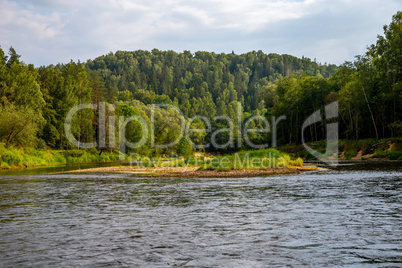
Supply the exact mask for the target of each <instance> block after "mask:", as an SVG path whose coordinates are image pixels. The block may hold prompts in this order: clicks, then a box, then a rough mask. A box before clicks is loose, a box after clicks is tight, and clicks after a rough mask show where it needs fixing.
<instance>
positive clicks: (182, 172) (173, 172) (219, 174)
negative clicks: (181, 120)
mask: <svg viewBox="0 0 402 268" xmlns="http://www.w3.org/2000/svg"><path fill="white" fill-rule="evenodd" d="M318 170H325V169H322V168H318V167H314V166H304V167H286V168H271V169H236V170H228V171H217V170H200V167H199V166H197V167H155V168H146V167H100V168H88V169H80V170H71V171H65V172H59V173H104V172H106V173H108V172H110V173H129V174H133V175H136V176H139V177H172V178H177V177H180V178H194V177H197V178H237V177H259V176H269V175H283V174H298V173H302V172H306V171H318Z"/></svg>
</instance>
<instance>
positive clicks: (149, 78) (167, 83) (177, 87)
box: [86, 49, 338, 117]
mask: <svg viewBox="0 0 402 268" xmlns="http://www.w3.org/2000/svg"><path fill="white" fill-rule="evenodd" d="M86 66H87V67H88V68H89V69H91V70H96V71H97V73H98V74H99V75H100V76H101V77H102V78H103V80H104V82H105V85H106V87H108V88H113V89H115V90H116V91H117V92H119V99H121V100H128V99H129V98H130V97H131V96H133V97H134V98H135V99H138V100H140V101H142V102H143V103H145V104H149V103H154V102H160V101H165V102H166V101H168V100H167V97H168V98H169V99H170V101H172V102H177V103H178V104H179V106H180V107H181V108H183V112H184V113H185V115H186V116H190V115H192V114H204V113H205V111H202V110H197V109H202V107H200V106H205V107H211V106H216V107H213V109H208V111H209V112H214V111H215V112H216V111H217V110H218V112H220V111H222V108H223V107H222V106H227V105H229V103H230V102H231V101H234V100H238V101H240V102H241V103H242V105H243V109H244V111H246V112H252V111H253V110H255V109H257V108H258V107H260V108H261V107H264V101H263V97H264V93H265V91H266V88H267V86H269V85H270V83H276V82H278V81H280V80H282V79H283V77H286V76H290V75H292V74H301V73H305V74H306V75H308V76H316V77H324V78H328V77H330V76H331V75H333V74H334V73H335V72H336V70H337V69H338V68H337V66H336V65H333V64H330V65H327V64H326V63H325V64H324V65H322V64H321V63H316V62H315V61H312V60H310V59H309V58H305V57H303V58H302V59H300V58H297V57H294V56H290V55H286V54H285V55H278V54H265V53H263V52H262V51H261V50H260V51H258V52H256V51H252V52H249V53H245V54H241V55H236V54H234V53H231V54H225V53H221V54H216V53H213V52H202V51H198V52H195V53H191V52H190V51H184V52H183V53H176V52H174V51H160V50H158V49H154V50H152V52H149V51H143V50H138V51H117V52H116V53H112V52H111V53H109V54H108V55H105V56H101V57H98V58H96V59H94V60H93V61H92V60H89V61H88V62H87V63H86ZM156 95H159V96H156ZM208 103H209V104H208ZM205 115H206V116H208V117H211V116H213V115H214V114H205Z"/></svg>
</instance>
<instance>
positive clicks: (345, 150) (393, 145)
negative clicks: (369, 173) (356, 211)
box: [279, 137, 402, 160]
mask: <svg viewBox="0 0 402 268" xmlns="http://www.w3.org/2000/svg"><path fill="white" fill-rule="evenodd" d="M338 144H339V154H338V159H339V160H402V138H399V137H398V138H390V139H382V140H376V139H364V140H357V141H354V140H339V143H338ZM308 146H310V147H311V148H313V149H315V150H317V151H318V152H321V153H324V152H325V147H326V143H325V141H316V142H310V143H308ZM279 150H281V151H282V152H286V153H288V154H290V155H292V156H293V157H301V158H303V159H304V160H311V159H314V156H313V155H311V154H310V153H309V152H308V151H307V150H306V149H305V148H304V146H303V145H301V144H298V145H296V144H290V145H283V146H280V147H279Z"/></svg>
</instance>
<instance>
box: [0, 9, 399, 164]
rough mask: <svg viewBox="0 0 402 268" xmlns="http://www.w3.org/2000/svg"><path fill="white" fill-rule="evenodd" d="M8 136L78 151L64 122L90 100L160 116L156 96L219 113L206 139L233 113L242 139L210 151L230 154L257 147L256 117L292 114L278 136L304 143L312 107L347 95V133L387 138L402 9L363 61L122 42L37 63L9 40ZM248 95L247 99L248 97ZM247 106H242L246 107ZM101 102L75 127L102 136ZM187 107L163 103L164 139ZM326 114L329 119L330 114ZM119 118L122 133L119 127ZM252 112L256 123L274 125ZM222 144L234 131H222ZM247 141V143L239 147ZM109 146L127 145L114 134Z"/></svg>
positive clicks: (182, 146)
mask: <svg viewBox="0 0 402 268" xmlns="http://www.w3.org/2000/svg"><path fill="white" fill-rule="evenodd" d="M0 58H1V62H0V142H1V143H2V145H1V147H2V148H9V147H12V148H18V147H32V148H35V149H38V150H71V149H77V148H75V147H74V146H73V145H72V144H71V143H70V142H69V141H68V139H67V137H66V134H65V129H64V121H65V118H66V115H67V113H68V112H69V110H70V109H71V108H72V107H74V106H75V105H78V104H80V103H95V104H96V103H100V102H105V103H108V104H112V105H113V106H114V107H115V108H114V109H108V110H107V115H106V116H108V117H109V116H112V115H113V116H116V118H117V117H119V116H126V117H128V116H133V115H138V116H141V117H142V118H144V119H145V121H147V122H150V121H151V105H152V104H160V103H164V104H171V105H173V106H176V107H178V108H179V109H180V110H181V111H182V113H183V114H182V117H183V118H184V120H185V121H186V122H190V121H189V120H190V118H193V117H194V116H202V117H205V118H206V119H209V120H210V121H211V129H212V131H210V132H208V131H205V132H193V133H191V135H190V136H191V141H192V142H193V143H194V144H198V145H201V144H206V143H208V142H209V141H210V139H211V133H213V132H214V131H215V130H219V129H226V128H228V127H229V125H228V122H227V120H223V119H218V120H213V118H214V117H216V116H223V115H226V116H228V117H229V118H230V119H231V120H232V121H233V122H234V126H233V131H234V133H235V135H234V139H235V142H234V143H233V145H231V146H227V147H225V148H222V149H220V148H215V147H213V146H210V147H208V148H205V150H206V151H208V152H216V151H218V152H219V153H229V152H234V151H239V150H247V149H250V148H249V145H248V143H246V142H241V143H240V142H239V141H238V140H237V138H238V137H240V136H239V135H236V133H238V132H239V131H242V129H244V124H245V123H246V122H247V120H248V119H249V118H251V117H252V116H256V115H258V116H263V117H265V118H267V119H268V120H269V122H272V118H273V117H274V118H279V117H280V116H282V115H285V116H286V119H285V120H282V121H281V122H279V123H278V125H277V143H278V145H286V144H300V142H301V133H300V131H301V126H302V124H303V121H304V120H305V119H306V118H308V116H309V115H311V114H312V113H314V112H315V111H317V110H318V109H321V110H323V108H324V106H325V105H326V104H329V103H331V102H333V101H336V100H338V101H339V119H338V121H339V138H340V139H345V140H355V141H357V140H360V139H375V140H380V139H386V138H393V137H394V138H395V137H396V138H398V137H401V136H402V12H398V13H396V14H395V15H394V16H393V17H392V21H391V23H390V24H389V25H386V26H384V32H383V33H382V35H378V37H377V41H376V43H375V44H372V45H370V46H368V47H367V51H366V53H365V54H363V55H359V56H356V58H355V61H353V62H345V63H344V64H342V65H340V66H337V65H334V64H327V63H321V62H317V61H316V60H315V59H314V60H311V59H310V58H307V57H302V58H297V57H294V56H291V55H286V54H284V55H278V54H275V53H270V54H266V53H264V52H262V51H261V50H259V51H251V52H248V53H244V54H240V55H237V54H235V53H234V52H232V53H229V54H225V53H221V54H216V53H214V52H204V51H197V52H195V53H192V52H190V51H184V52H182V53H177V52H174V51H160V50H158V49H154V50H152V51H144V50H137V51H117V52H115V53H112V52H110V53H109V54H107V55H103V56H100V57H97V58H95V59H93V60H88V61H86V62H73V61H71V62H69V63H67V64H56V65H49V66H40V67H35V66H34V65H32V64H27V63H24V62H23V61H21V57H20V55H19V54H18V53H17V52H16V51H15V50H14V48H13V47H11V48H10V49H9V51H8V53H7V51H5V50H4V49H2V48H0ZM239 103H240V104H241V105H239ZM239 107H240V114H239V112H238V109H239ZM98 117H99V109H83V110H81V111H80V112H79V113H77V115H76V116H75V117H74V118H73V121H72V132H73V134H74V136H75V137H76V139H77V140H79V141H81V142H93V141H96V140H97V139H98V137H99V120H98ZM180 117H181V116H180V115H179V114H178V113H177V111H175V110H174V109H172V108H165V107H157V108H156V110H155V114H154V119H155V144H167V143H170V142H172V141H174V140H176V139H177V137H178V136H179V134H180V129H181V128H180ZM323 123H325V122H323ZM106 124H107V127H106V129H108V130H107V131H110V129H111V127H115V131H116V133H117V134H116V137H117V139H118V137H119V135H118V133H119V131H121V130H120V129H119V126H111V125H109V123H108V121H106ZM206 127H207V126H206V124H205V120H201V119H199V118H198V119H194V120H191V122H190V124H189V126H188V129H191V128H192V129H205V128H206ZM264 127H266V126H265V125H264V121H263V120H260V119H257V120H253V121H251V123H250V125H249V128H264ZM125 133H126V137H127V139H128V140H129V141H130V142H136V141H138V140H140V139H141V125H140V124H139V123H138V122H136V121H133V122H131V123H129V124H128V125H127V126H126V129H125ZM307 134H308V135H307V139H308V141H310V142H312V141H319V140H322V139H323V138H325V125H324V124H322V125H320V124H316V125H314V126H312V127H311V129H310V131H309V132H308V133H307ZM249 138H250V141H251V142H252V143H253V144H266V143H268V144H270V145H271V140H272V137H271V133H258V132H253V133H250V135H249ZM217 140H218V143H219V144H225V143H226V142H227V141H228V140H229V133H228V132H227V131H221V132H220V133H219V134H218V135H217ZM239 144H241V146H240V147H239ZM101 147H102V146H101ZM103 147H104V148H100V149H102V150H103V149H104V150H106V151H107V150H110V151H115V152H116V151H117V147H116V146H114V147H113V145H112V144H109V141H108V140H107V141H106V143H105V144H104V146H103ZM194 150H195V149H194V148H193V146H191V145H190V144H189V143H188V141H187V140H186V139H184V138H183V139H182V140H180V142H179V143H177V144H176V145H175V146H174V147H172V148H154V147H153V146H152V144H151V141H150V139H148V140H147V142H146V144H145V145H144V146H142V147H141V148H137V149H132V150H131V151H132V152H135V153H138V154H141V155H146V156H155V155H161V154H168V155H169V154H178V155H189V154H191V153H192V152H193V151H194Z"/></svg>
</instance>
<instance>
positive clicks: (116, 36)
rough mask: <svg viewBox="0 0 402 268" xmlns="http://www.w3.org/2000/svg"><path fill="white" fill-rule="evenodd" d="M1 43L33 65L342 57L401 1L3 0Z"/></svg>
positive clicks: (361, 45)
mask: <svg viewBox="0 0 402 268" xmlns="http://www.w3.org/2000/svg"><path fill="white" fill-rule="evenodd" d="M0 6H1V8H0V18H2V19H1V20H0V45H1V46H2V48H3V49H8V47H9V46H11V45H12V46H14V47H15V48H16V50H17V52H18V53H20V54H22V58H23V60H24V61H26V62H29V63H31V62H32V63H34V64H35V65H42V64H45V65H47V64H51V63H54V64H55V63H58V62H68V61H69V60H70V59H73V60H78V59H80V60H81V61H85V60H87V59H89V58H94V57H96V56H99V55H102V54H105V53H108V52H109V51H116V50H136V49H146V50H152V49H153V48H158V49H163V50H167V49H171V50H175V51H183V50H191V51H197V50H204V51H215V52H217V53H220V52H231V51H232V50H235V52H236V53H243V52H248V51H251V50H260V49H261V50H263V51H264V52H267V53H271V52H275V53H287V54H291V55H295V56H298V57H301V56H302V55H304V56H307V57H310V58H317V61H321V62H330V63H337V64H340V63H342V62H343V61H345V60H353V57H354V56H355V55H357V54H362V53H364V51H365V48H366V46H367V45H370V44H371V43H374V42H375V40H376V36H377V34H381V33H382V26H383V25H384V24H389V22H390V21H391V16H392V15H393V14H395V13H396V10H398V8H400V4H399V2H398V0H388V1H381V0H355V1H346V0H338V1H329V0H305V1H300V0H299V1H290V0H275V1H274V0H273V1H263V0H249V1H234V0H219V1H212V0H195V1H194V0H192V1H184V0H167V1H162V0H155V1H145V0H136V1H131V0H106V1H95V0H89V1H78V0H68V1H67V0H63V1H52V0H19V1H11V0H0Z"/></svg>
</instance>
